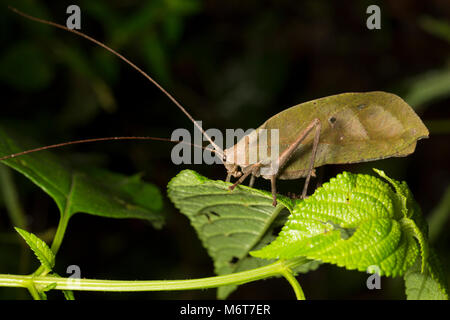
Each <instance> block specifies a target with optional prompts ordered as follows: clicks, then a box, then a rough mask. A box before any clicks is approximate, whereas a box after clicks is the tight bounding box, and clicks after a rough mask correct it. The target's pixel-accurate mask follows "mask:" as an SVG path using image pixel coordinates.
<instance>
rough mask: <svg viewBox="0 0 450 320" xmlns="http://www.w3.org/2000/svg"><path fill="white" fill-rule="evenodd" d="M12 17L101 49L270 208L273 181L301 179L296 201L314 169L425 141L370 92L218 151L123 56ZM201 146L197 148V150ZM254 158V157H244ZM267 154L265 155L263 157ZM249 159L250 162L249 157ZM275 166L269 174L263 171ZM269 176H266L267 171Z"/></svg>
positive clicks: (318, 105)
mask: <svg viewBox="0 0 450 320" xmlns="http://www.w3.org/2000/svg"><path fill="white" fill-rule="evenodd" d="M10 9H11V10H12V11H14V12H15V13H17V14H19V15H21V16H24V17H26V18H28V19H31V20H34V21H37V22H40V23H44V24H47V25H51V26H54V27H57V28H60V29H63V30H66V31H69V32H72V33H75V34H77V35H79V36H81V37H83V38H85V39H88V40H89V41H91V42H94V43H95V44H97V45H99V46H101V47H103V48H104V49H106V50H108V51H109V52H111V53H113V54H114V55H116V56H117V57H118V58H120V59H121V60H123V61H124V62H126V63H127V64H128V65H130V66H131V67H132V68H134V69H135V70H137V71H138V72H139V73H141V74H142V75H143V76H144V77H145V78H147V79H148V80H149V81H150V82H152V83H153V84H154V85H155V86H156V87H157V88H158V89H160V90H161V91H162V92H163V93H164V94H165V95H166V96H167V97H168V98H169V99H170V100H171V101H172V102H173V103H174V104H175V105H176V106H177V107H178V108H179V109H180V110H181V111H182V112H183V113H184V114H185V115H186V116H187V117H188V118H189V119H190V120H191V121H192V122H193V123H194V125H195V126H196V127H197V128H198V129H199V130H200V131H201V132H202V134H203V135H204V136H205V138H206V139H207V140H208V141H209V142H210V144H211V148H209V147H208V148H206V149H208V150H210V151H213V152H214V153H215V154H216V156H218V157H220V159H221V161H222V162H223V164H224V165H225V168H226V170H227V179H226V180H227V181H230V179H231V177H235V178H238V180H237V181H236V182H235V183H234V184H233V185H231V186H230V187H229V188H230V190H233V189H234V188H235V187H236V186H237V185H239V184H241V183H242V182H243V181H244V180H245V179H246V178H247V177H248V176H251V180H250V185H253V182H254V179H255V177H259V176H261V177H263V178H264V179H269V180H270V181H271V191H272V197H273V205H274V206H276V205H277V201H276V179H277V178H278V179H298V178H302V177H305V178H306V180H305V184H304V187H303V192H302V197H303V198H304V197H306V193H307V188H308V184H309V180H310V177H311V175H312V174H313V173H314V168H317V167H320V166H322V165H325V164H343V163H356V162H366V161H372V160H378V159H384V158H389V157H403V156H407V155H409V154H411V153H412V152H414V150H415V146H416V143H417V140H420V139H423V138H427V137H428V130H427V128H426V127H425V125H424V124H423V123H422V121H421V119H420V118H419V117H418V116H417V115H416V113H415V112H414V111H413V109H412V108H411V107H410V106H409V105H408V104H407V103H406V102H405V101H403V100H402V99H401V98H399V97H398V96H396V95H394V94H391V93H386V92H381V91H378V92H377V91H376V92H366V93H344V94H339V95H334V96H329V97H325V98H321V99H317V100H313V101H309V102H306V103H302V104H299V105H296V106H294V107H291V108H289V109H286V110H284V111H282V112H280V113H278V114H276V115H275V116H273V117H271V118H270V119H269V120H267V121H266V122H264V123H263V124H262V125H261V126H260V127H259V128H258V129H256V130H255V131H253V132H252V133H251V134H248V135H246V136H244V137H243V138H242V139H241V140H240V141H238V142H237V143H236V144H235V145H234V146H232V147H230V148H227V149H225V150H222V149H221V148H220V147H219V146H218V145H217V144H216V143H215V142H214V141H213V140H212V139H211V137H209V136H208V135H207V134H206V132H205V131H204V130H203V129H202V128H201V126H199V125H198V123H197V122H196V121H194V118H193V117H192V116H191V115H190V114H189V113H188V112H187V111H186V109H185V108H184V107H183V106H182V105H181V104H180V103H179V102H178V101H177V100H176V99H175V98H174V97H173V96H172V95H171V94H170V93H168V92H167V91H166V90H165V89H164V88H163V87H162V86H161V85H160V84H159V83H158V82H156V81H155V80H154V79H153V78H151V77H150V76H149V75H148V74H147V73H145V72H144V71H143V70H142V69H140V68H139V67H137V66H136V65H135V64H133V63H132V62H131V61H129V60H128V59H126V58H125V57H124V56H122V55H121V54H119V53H118V52H116V51H114V50H113V49H111V48H110V47H108V46H106V45H105V44H103V43H101V42H99V41H97V40H96V39H93V38H91V37H89V36H87V35H86V34H84V33H81V32H79V31H77V30H71V29H68V28H66V27H65V26H62V25H60V24H57V23H54V22H50V21H46V20H42V19H39V18H36V17H33V16H30V15H27V14H25V13H22V12H20V11H18V10H17V9H14V8H10ZM272 130H276V131H277V133H278V136H279V145H278V146H277V147H278V148H277V150H278V151H279V152H278V153H276V155H274V154H272V153H271V154H270V157H260V152H259V151H260V150H259V149H262V148H271V147H273V146H271V143H272V141H271V138H270V136H269V137H268V138H266V140H265V141H266V142H267V143H265V144H264V145H261V144H260V143H259V142H260V141H262V140H264V139H263V137H262V133H263V132H267V131H272ZM125 139H128V140H131V139H142V140H143V139H149V140H169V141H172V142H178V141H173V140H170V139H163V138H152V137H107V138H94V139H88V140H79V141H72V142H66V143H60V144H56V145H51V146H47V147H41V148H36V149H32V150H27V151H23V152H20V153H16V154H12V155H9V156H5V157H2V158H0V160H6V159H10V158H14V157H17V156H20V155H24V154H28V153H31V152H35V151H40V150H45V149H50V148H57V147H61V146H64V145H69V144H76V143H85V142H94V141H105V140H125ZM200 147H202V146H200ZM251 154H256V155H257V156H256V157H250V155H251ZM266 154H267V153H266ZM250 158H252V159H251V160H252V161H249V159H250ZM267 168H275V170H272V171H270V170H269V171H267V170H266V171H264V170H263V169H267ZM267 172H270V173H267Z"/></svg>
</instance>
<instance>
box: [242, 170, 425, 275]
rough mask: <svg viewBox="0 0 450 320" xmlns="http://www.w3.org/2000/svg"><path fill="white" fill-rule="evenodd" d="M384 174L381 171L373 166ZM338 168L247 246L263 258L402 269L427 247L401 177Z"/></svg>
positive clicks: (400, 271)
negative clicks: (275, 230) (270, 235)
mask: <svg viewBox="0 0 450 320" xmlns="http://www.w3.org/2000/svg"><path fill="white" fill-rule="evenodd" d="M377 172H378V173H379V174H380V175H382V176H384V177H385V178H387V177H386V176H385V175H384V173H383V172H382V171H377ZM387 179H388V181H389V182H390V183H391V184H392V185H393V187H394V189H395V191H394V190H392V188H391V187H390V186H389V184H387V183H385V182H384V181H382V180H381V179H379V178H376V177H373V176H369V175H362V174H358V175H357V174H351V173H348V172H344V173H342V174H339V175H338V176H337V177H336V178H333V179H331V180H330V182H328V183H325V184H324V185H323V186H322V187H321V188H319V189H317V190H316V192H315V193H314V194H313V195H312V196H311V197H309V198H308V199H306V200H304V201H298V202H297V204H296V205H295V207H294V210H293V214H292V215H291V216H290V217H289V220H288V222H287V223H286V225H285V226H284V227H283V229H282V231H281V232H280V234H279V236H278V238H277V239H276V240H275V241H274V242H272V243H271V244H270V245H268V246H267V247H265V248H263V249H261V250H259V251H253V252H250V254H251V255H252V256H255V257H259V258H265V259H274V258H276V259H287V258H293V257H297V256H306V257H307V258H309V259H315V260H321V261H323V262H328V263H333V264H337V265H338V266H342V267H345V268H347V269H357V270H360V271H366V270H367V268H368V267H369V266H372V265H376V266H378V267H379V269H380V273H381V275H387V276H397V275H402V274H404V273H405V272H406V270H408V268H409V267H411V265H412V264H413V263H414V261H415V260H416V258H417V256H418V255H419V253H420V250H422V257H424V258H423V260H422V263H423V264H424V261H425V258H426V256H427V252H428V246H427V240H426V231H425V228H424V222H423V219H422V220H421V219H420V218H419V217H418V216H419V215H420V210H418V206H417V204H415V202H414V200H413V199H412V197H411V194H410V191H409V189H408V187H407V185H406V184H405V183H399V182H397V181H395V180H392V179H389V178H387Z"/></svg>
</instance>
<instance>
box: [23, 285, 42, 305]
mask: <svg viewBox="0 0 450 320" xmlns="http://www.w3.org/2000/svg"><path fill="white" fill-rule="evenodd" d="M26 288H27V289H28V291H29V292H30V294H31V296H32V297H33V299H34V300H42V299H41V296H40V295H39V292H38V291H37V290H36V287H35V286H34V282H32V281H28V283H27V284H26Z"/></svg>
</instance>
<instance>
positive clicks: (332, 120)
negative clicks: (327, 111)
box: [328, 117, 336, 124]
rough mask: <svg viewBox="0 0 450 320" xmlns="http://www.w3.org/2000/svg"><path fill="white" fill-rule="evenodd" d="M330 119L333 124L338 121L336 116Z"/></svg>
mask: <svg viewBox="0 0 450 320" xmlns="http://www.w3.org/2000/svg"><path fill="white" fill-rule="evenodd" d="M328 121H330V123H331V124H334V123H335V122H336V118H335V117H331V118H330V119H328Z"/></svg>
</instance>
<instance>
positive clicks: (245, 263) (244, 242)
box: [168, 170, 293, 299]
mask: <svg viewBox="0 0 450 320" xmlns="http://www.w3.org/2000/svg"><path fill="white" fill-rule="evenodd" d="M230 185H231V184H230V183H227V182H223V181H213V180H209V179H207V178H205V177H203V176H201V175H199V174H198V173H196V172H194V171H191V170H184V171H181V172H180V173H179V174H178V175H177V176H176V177H175V178H173V179H172V180H171V181H170V183H169V186H168V194H169V198H170V199H171V200H172V202H173V203H174V204H175V206H176V207H177V208H178V209H179V210H180V211H181V212H182V213H183V214H184V215H186V216H187V217H188V218H189V220H190V222H191V224H192V226H193V227H194V229H195V230H196V231H197V234H198V236H199V238H200V240H201V241H202V243H203V246H204V247H205V248H206V250H207V251H208V254H209V255H210V257H211V258H212V259H213V261H214V269H215V273H216V274H217V275H223V274H230V273H234V272H239V271H244V270H249V269H253V268H256V267H260V266H263V265H266V264H268V263H270V262H271V261H265V260H261V259H255V258H253V257H250V256H249V255H248V253H249V251H251V250H257V249H259V248H262V247H263V246H265V245H266V244H267V243H269V242H270V241H272V240H273V239H274V238H275V237H274V235H273V231H274V229H275V228H277V227H281V226H282V225H283V224H284V222H285V221H286V215H287V214H288V213H289V211H288V210H284V209H285V208H287V209H290V208H292V205H293V202H292V201H291V200H290V199H288V198H286V197H283V196H279V197H278V203H279V204H278V206H277V208H274V207H273V206H272V195H271V194H270V193H269V192H265V191H260V190H256V189H252V188H249V187H246V186H238V187H237V188H236V189H235V190H234V191H230V190H229V189H228V187H229V186H230ZM235 288H236V286H226V287H221V288H219V290H218V297H219V298H220V299H224V298H226V297H227V296H228V295H229V294H230V293H231V292H232V291H233V290H234V289H235Z"/></svg>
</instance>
